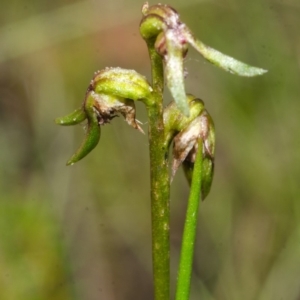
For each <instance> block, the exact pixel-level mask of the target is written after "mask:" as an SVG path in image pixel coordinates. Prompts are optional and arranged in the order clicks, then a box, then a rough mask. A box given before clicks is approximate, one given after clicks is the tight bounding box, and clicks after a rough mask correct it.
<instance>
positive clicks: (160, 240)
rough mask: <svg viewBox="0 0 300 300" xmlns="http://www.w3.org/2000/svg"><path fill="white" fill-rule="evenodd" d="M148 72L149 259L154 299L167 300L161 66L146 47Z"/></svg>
mask: <svg viewBox="0 0 300 300" xmlns="http://www.w3.org/2000/svg"><path fill="white" fill-rule="evenodd" d="M148 50H149V55H150V59H151V69H152V85H153V93H152V96H153V98H152V101H151V103H150V104H149V105H148V106H147V111H148V118H149V148H150V149H149V150H150V168H151V213H152V259H153V279H154V299H155V300H169V299H170V203H169V201H170V200H169V199H170V179H169V170H168V148H167V147H166V145H165V142H164V124H163V86H164V77H163V64H162V59H161V57H160V56H159V55H158V54H157V53H156V51H155V49H154V43H148Z"/></svg>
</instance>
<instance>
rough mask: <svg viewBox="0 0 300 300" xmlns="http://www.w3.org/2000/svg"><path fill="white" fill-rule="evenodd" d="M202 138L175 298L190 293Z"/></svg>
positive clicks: (194, 172) (184, 297)
mask: <svg viewBox="0 0 300 300" xmlns="http://www.w3.org/2000/svg"><path fill="white" fill-rule="evenodd" d="M202 144H203V142H202V140H201V139H199V144H198V152H197V155H196V161H195V165H194V171H193V176H192V184H191V191H190V196H189V200H188V207H187V212H186V219H185V224H184V231H183V238H182V246H181V253H180V261H179V270H178V278H177V290H176V298H175V299H176V300H188V299H189V295H190V284H191V274H192V265H193V256H194V245H195V237H196V229H197V220H198V209H199V204H200V202H201V177H202V160H203V157H202V156H203V155H202Z"/></svg>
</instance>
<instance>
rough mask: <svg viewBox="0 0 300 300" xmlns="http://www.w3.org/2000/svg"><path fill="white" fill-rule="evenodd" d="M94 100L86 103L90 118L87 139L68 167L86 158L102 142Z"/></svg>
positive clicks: (88, 100) (90, 99)
mask: <svg viewBox="0 0 300 300" xmlns="http://www.w3.org/2000/svg"><path fill="white" fill-rule="evenodd" d="M93 103H94V100H93V99H92V97H91V96H89V98H88V99H87V102H86V111H87V118H88V125H87V126H88V128H87V131H86V135H85V139H84V141H83V143H82V144H81V146H80V147H79V149H78V150H77V151H76V152H75V154H73V155H72V157H71V158H70V159H69V160H68V162H67V166H69V165H73V164H74V163H76V162H77V161H79V160H81V159H82V158H84V157H85V156H86V155H87V154H89V153H90V152H91V151H92V150H93V149H94V148H95V147H96V146H97V144H98V142H99V140H100V126H99V123H98V119H97V112H96V110H95V109H94V106H93Z"/></svg>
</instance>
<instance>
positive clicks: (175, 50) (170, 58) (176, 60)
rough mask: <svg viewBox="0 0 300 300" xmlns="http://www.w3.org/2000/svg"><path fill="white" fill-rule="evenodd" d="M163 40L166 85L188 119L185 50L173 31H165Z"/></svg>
mask: <svg viewBox="0 0 300 300" xmlns="http://www.w3.org/2000/svg"><path fill="white" fill-rule="evenodd" d="M165 38H166V46H167V55H166V56H165V60H166V64H165V72H166V77H167V85H168V88H169V90H170V92H171V94H172V96H173V98H174V101H175V102H176V104H177V106H178V108H179V109H180V110H181V111H182V113H183V114H184V115H185V116H187V117H188V116H189V114H190V110H189V105H188V103H187V101H186V94H185V87H184V74H183V55H184V53H185V51H186V50H185V49H184V46H183V44H182V43H181V42H180V40H179V39H178V38H176V31H175V30H172V29H170V30H167V31H166V33H165Z"/></svg>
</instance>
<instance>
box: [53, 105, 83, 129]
mask: <svg viewBox="0 0 300 300" xmlns="http://www.w3.org/2000/svg"><path fill="white" fill-rule="evenodd" d="M85 119H86V113H85V111H84V109H83V107H80V108H78V109H76V110H75V111H73V112H72V113H70V114H68V115H66V116H64V117H60V118H56V119H55V123H56V124H58V125H63V126H69V125H76V124H79V123H81V122H82V121H84V120H85Z"/></svg>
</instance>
